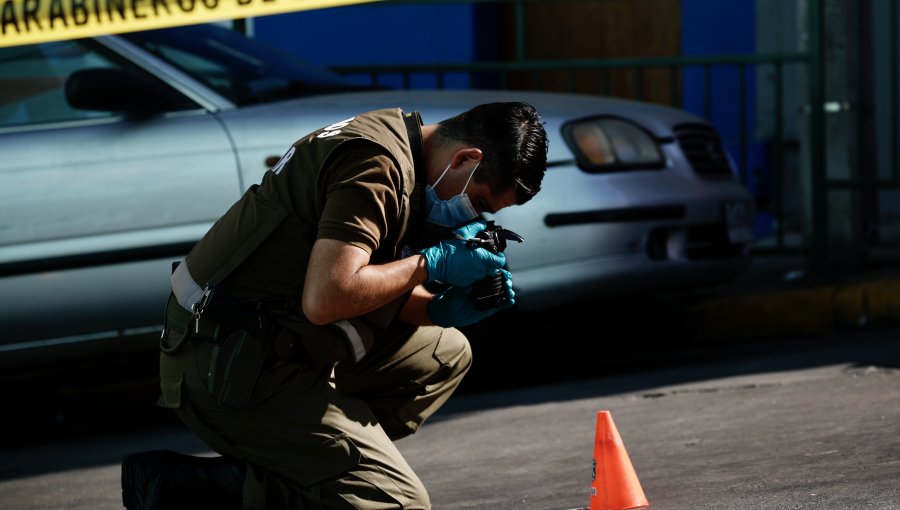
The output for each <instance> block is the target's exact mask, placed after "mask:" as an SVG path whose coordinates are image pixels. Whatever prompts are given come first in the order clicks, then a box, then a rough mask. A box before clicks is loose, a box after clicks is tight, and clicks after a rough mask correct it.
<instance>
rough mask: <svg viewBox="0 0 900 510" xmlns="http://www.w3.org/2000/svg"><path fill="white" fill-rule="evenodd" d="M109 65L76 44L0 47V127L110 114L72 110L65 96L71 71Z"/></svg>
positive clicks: (100, 57)
mask: <svg viewBox="0 0 900 510" xmlns="http://www.w3.org/2000/svg"><path fill="white" fill-rule="evenodd" d="M112 65H113V64H112V63H111V62H110V61H109V60H108V59H106V58H105V57H103V56H102V55H100V54H98V53H97V52H95V51H91V50H90V49H89V48H87V47H86V46H85V45H84V44H82V43H80V42H78V41H62V42H52V43H47V44H35V45H29V46H12V47H7V48H0V126H17V125H29V124H41V123H45V122H60V121H68V120H79V119H88V118H96V117H107V116H110V115H112V114H111V113H108V112H97V111H88V110H78V109H74V108H71V107H70V106H69V104H68V102H67V101H66V95H65V83H66V78H67V77H68V76H69V74H71V73H72V72H73V71H75V70H77V69H82V68H86V67H111V66H112Z"/></svg>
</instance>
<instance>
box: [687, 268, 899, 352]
mask: <svg viewBox="0 0 900 510" xmlns="http://www.w3.org/2000/svg"><path fill="white" fill-rule="evenodd" d="M685 315H686V317H685V326H686V329H687V330H688V333H689V334H690V335H691V336H692V337H693V338H695V339H698V340H721V339H725V338H729V339H734V340H745V339H750V338H767V337H778V336H792V335H809V334H825V333H830V332H835V331H850V330H861V329H867V328H873V327H881V326H888V325H896V324H898V323H900V278H897V277H892V278H888V279H876V280H871V281H865V282H855V283H848V284H830V285H821V286H816V287H810V288H803V289H792V290H783V291H767V292H756V293H751V294H747V295H740V296H726V297H720V298H714V299H711V300H709V301H706V302H701V303H699V304H696V305H692V306H688V307H687V308H686V310H685Z"/></svg>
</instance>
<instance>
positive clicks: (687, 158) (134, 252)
mask: <svg viewBox="0 0 900 510" xmlns="http://www.w3.org/2000/svg"><path fill="white" fill-rule="evenodd" d="M503 100H517V101H526V102H529V103H531V104H533V105H534V106H535V107H537V109H538V111H540V112H541V114H542V116H543V118H544V120H545V121H546V129H547V132H548V135H549V136H550V148H549V168H548V170H547V174H546V177H545V180H544V185H543V191H542V192H541V193H540V194H538V196H537V197H536V198H535V199H533V200H532V201H531V202H529V203H528V204H527V205H525V206H521V207H512V208H508V209H506V210H503V211H501V212H499V213H497V214H496V215H494V216H493V217H491V218H489V219H494V220H495V221H496V222H497V223H498V224H500V225H502V226H503V227H506V228H508V229H510V230H513V231H515V232H516V233H518V234H520V235H521V236H522V237H523V238H524V242H522V243H510V245H509V247H508V249H507V252H506V253H507V257H508V261H509V268H510V270H511V272H512V274H513V279H514V283H515V286H516V291H517V302H518V305H517V306H519V307H520V308H521V309H522V310H523V311H532V310H541V309H549V308H552V307H558V306H563V305H566V304H567V303H572V302H574V301H576V300H583V299H590V298H604V297H615V296H621V295H625V294H639V293H647V292H656V291H663V290H672V289H679V288H684V287H686V286H698V285H705V284H712V283H716V282H720V281H722V280H724V279H728V278H731V277H733V276H734V275H736V274H738V273H739V272H740V271H741V270H742V269H743V268H745V267H746V266H747V264H748V261H749V259H748V246H749V244H750V243H751V242H752V240H753V234H752V230H751V226H752V221H753V214H754V207H753V200H752V197H751V195H750V194H749V193H748V191H747V190H746V189H745V188H744V187H742V186H741V184H740V183H739V182H738V180H737V179H736V177H735V174H736V169H735V166H734V164H733V162H732V160H731V159H730V158H729V156H728V154H727V151H726V150H725V149H724V148H723V145H722V142H721V140H720V137H719V135H718V133H717V131H716V129H715V128H714V127H713V126H712V125H711V124H710V123H708V122H707V121H705V120H704V119H701V118H698V117H696V116H694V115H691V114H689V113H687V112H684V111H681V110H678V109H673V108H668V107H663V106H660V105H655V104H650V103H642V102H633V101H624V100H616V99H611V98H605V97H597V96H587V95H572V94H553V93H524V92H513V91H475V90H453V91H451V90H440V91H433V90H413V91H410V90H402V91H392V90H364V89H361V88H360V87H359V86H354V85H351V84H349V83H347V82H346V81H345V80H344V79H342V78H341V77H340V76H338V75H336V74H334V73H332V72H330V71H328V70H325V69H319V68H316V67H315V66H310V65H307V64H304V63H301V62H298V61H296V60H293V59H292V58H291V57H289V56H286V55H283V54H280V53H279V52H278V51H277V50H274V49H272V48H268V47H264V46H262V45H261V44H259V43H258V42H256V41H254V40H252V39H248V38H245V37H243V36H241V35H240V34H238V33H235V32H233V31H229V30H227V29H224V28H222V27H219V26H217V25H199V26H192V27H181V28H173V29H166V30H157V31H150V32H140V33H131V34H122V35H117V36H106V37H98V38H93V39H85V40H77V41H62V42H51V43H46V44H39V45H30V46H14V47H7V48H0V331H2V338H0V367H2V370H4V371H9V370H12V369H26V368H28V367H30V366H34V365H35V364H45V363H48V362H51V361H54V360H56V361H64V362H74V361H75V360H76V357H78V356H90V355H92V354H95V353H98V352H104V353H109V352H120V353H127V352H129V351H130V350H131V349H133V348H141V349H149V348H152V347H153V346H154V345H155V341H156V337H157V336H158V334H159V330H160V325H161V323H162V315H163V304H164V303H165V299H166V296H167V294H168V292H169V288H168V285H169V273H170V264H171V262H172V261H173V260H176V259H178V258H180V257H181V256H183V255H184V254H185V253H186V252H187V250H188V249H189V248H190V247H191V245H192V244H193V243H194V242H195V241H196V240H197V239H199V238H200V236H202V235H203V234H204V233H205V232H206V230H207V229H208V228H209V226H210V225H211V224H212V222H213V221H214V220H215V219H216V218H218V217H219V216H220V215H221V214H222V213H223V212H225V210H226V209H227V208H228V207H229V206H230V205H231V204H232V203H233V202H234V201H235V200H237V198H238V197H239V196H240V195H241V193H242V192H243V191H244V190H245V189H246V188H247V187H248V186H250V185H251V184H253V183H256V182H259V180H260V179H261V177H262V175H263V173H264V172H266V171H267V169H268V168H269V167H270V166H271V165H272V164H274V162H275V161H277V160H278V158H279V157H280V156H281V155H282V154H283V153H284V152H285V150H286V149H287V147H289V145H290V144H291V143H292V142H293V141H294V140H295V139H297V138H299V137H301V136H303V135H305V134H306V133H308V132H310V131H313V130H315V129H317V128H319V127H321V126H325V125H328V124H331V123H333V122H335V121H339V120H341V119H346V118H348V117H351V116H353V115H355V114H357V113H359V112H362V111H367V110H373V109H378V108H386V107H402V108H403V109H405V110H418V111H420V112H421V113H422V115H423V119H424V121H425V122H426V123H433V122H436V121H439V120H441V119H444V118H447V117H450V116H452V115H455V114H456V113H459V112H461V111H463V110H465V109H468V108H469V107H471V106H474V105H476V104H479V103H484V102H490V101H503Z"/></svg>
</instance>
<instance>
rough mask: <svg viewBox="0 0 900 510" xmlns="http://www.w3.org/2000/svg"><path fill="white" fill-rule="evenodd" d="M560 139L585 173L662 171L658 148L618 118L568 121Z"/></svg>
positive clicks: (642, 131) (663, 162)
mask: <svg viewBox="0 0 900 510" xmlns="http://www.w3.org/2000/svg"><path fill="white" fill-rule="evenodd" d="M562 135H563V138H564V139H565V140H566V143H567V144H568V145H569V148H570V149H571V150H572V152H573V153H574V154H575V159H576V160H577V161H578V166H579V167H581V168H582V169H583V170H585V171H588V172H608V171H615V170H628V169H635V168H663V167H665V165H666V160H665V157H664V156H663V152H662V150H661V149H660V148H659V144H658V143H657V142H656V140H655V139H654V138H653V136H652V135H651V134H650V133H649V132H648V131H647V130H645V129H644V128H643V127H641V126H639V125H637V124H635V123H634V122H631V121H629V120H627V119H623V118H621V117H613V116H597V117H589V118H583V119H578V120H573V121H569V122H567V123H565V124H563V126H562Z"/></svg>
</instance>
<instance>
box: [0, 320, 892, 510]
mask: <svg viewBox="0 0 900 510" xmlns="http://www.w3.org/2000/svg"><path fill="white" fill-rule="evenodd" d="M476 349H477V346H476ZM476 352H477V351H476ZM588 365H589V363H588ZM579 366H580V367H582V368H580V369H579V370H583V367H584V366H585V363H581V364H580V365H579ZM598 366H601V365H600V364H598ZM603 366H605V365H603ZM120 409H121V410H122V411H121V412H120V413H119V415H118V416H119V418H120V419H119V420H112V421H113V423H106V424H105V426H102V425H100V424H98V423H97V422H95V423H94V424H95V425H96V426H95V427H94V428H93V429H92V428H91V427H86V426H82V427H80V428H77V431H75V432H72V433H69V434H56V435H52V436H47V439H45V440H36V439H34V437H33V436H29V435H22V436H21V437H22V438H23V440H22V441H21V442H19V443H18V444H17V443H16V438H15V437H9V436H7V442H6V445H5V446H4V448H3V449H2V450H0V509H10V510H13V509H15V510H26V509H41V510H45V509H71V510H87V509H91V510H103V509H117V508H121V499H120V488H119V473H120V471H119V464H118V462H119V459H120V458H121V456H122V455H123V454H125V453H127V452H131V451H138V450H145V449H156V448H169V449H174V450H177V451H181V452H186V453H195V454H201V455H206V454H209V453H210V452H208V451H207V450H206V448H204V446H203V445H202V444H200V443H199V442H198V441H197V440H196V439H194V437H193V436H192V435H191V434H189V433H187V432H185V431H184V430H183V429H182V428H181V427H180V426H179V425H178V424H177V423H175V422H172V421H168V420H167V419H165V418H162V415H155V414H154V415H152V416H148V415H133V414H130V411H128V409H129V407H128V406H127V405H125V404H122V407H120ZM599 410H608V411H610V413H611V415H612V417H613V419H614V421H615V424H616V426H617V428H618V431H619V433H620V435H621V438H622V441H623V445H624V447H625V448H626V450H627V453H628V455H629V457H630V460H631V461H632V464H633V467H634V469H635V472H636V474H637V477H638V479H639V482H640V484H641V487H642V489H643V491H644V493H645V495H646V497H647V499H648V500H649V502H650V508H651V509H656V510H684V509H694V510H696V509H717V510H718V509H767V510H772V509H817V510H818V509H878V510H889V509H892V510H893V509H900V329H885V330H880V331H869V332H857V333H843V334H834V335H827V336H817V337H811V338H805V339H797V340H790V341H789V340H773V341H770V342H768V343H754V344H749V345H741V346H732V347H731V348H729V349H727V350H725V351H720V352H718V353H717V355H704V356H697V357H687V358H684V359H682V360H680V361H679V362H677V363H669V364H667V365H666V366H660V367H657V368H653V369H649V370H640V369H638V368H636V367H634V366H632V367H631V369H630V370H625V371H620V372H618V373H612V374H609V375H605V376H604V375H603V374H602V373H597V374H589V373H578V374H572V377H570V378H568V379H567V380H566V381H564V382H559V383H556V384H547V385H541V386H530V387H525V388H519V389H505V390H498V391H485V392H463V393H462V394H460V395H456V396H454V397H453V398H451V400H450V401H449V402H448V403H447V405H446V406H445V407H444V408H443V409H442V410H441V411H440V412H439V413H438V414H437V415H435V416H434V417H433V418H432V420H431V421H429V422H428V423H426V425H425V426H424V427H423V428H422V430H421V431H420V432H419V433H418V434H416V435H415V436H412V437H410V438H406V439H403V440H401V441H400V442H399V443H398V445H399V447H400V449H401V451H403V452H404V454H405V455H406V457H407V459H408V460H409V462H410V464H411V465H412V466H413V467H414V468H415V469H416V471H417V472H418V473H419V475H420V477H421V478H422V480H423V481H424V483H425V484H426V486H427V487H428V488H429V491H430V494H431V497H432V502H433V504H434V507H435V508H437V509H470V508H492V509H498V508H500V509H503V508H509V509H513V508H514V509H517V510H529V509H541V510H554V509H560V510H569V509H574V508H584V507H587V506H588V505H589V501H590V499H589V498H590V496H589V491H590V484H591V469H592V456H593V443H594V438H595V433H596V429H595V417H596V413H597V412H598V411H599ZM4 414H5V415H6V418H5V419H7V420H9V419H10V417H12V416H14V415H15V409H9V408H7V412H6V413H4ZM113 415H114V413H113V414H110V415H109V416H113ZM129 416H131V417H129Z"/></svg>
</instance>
